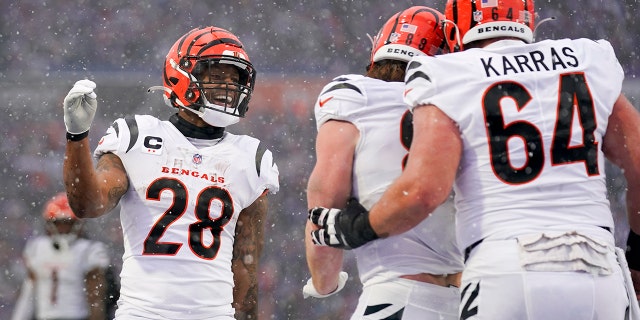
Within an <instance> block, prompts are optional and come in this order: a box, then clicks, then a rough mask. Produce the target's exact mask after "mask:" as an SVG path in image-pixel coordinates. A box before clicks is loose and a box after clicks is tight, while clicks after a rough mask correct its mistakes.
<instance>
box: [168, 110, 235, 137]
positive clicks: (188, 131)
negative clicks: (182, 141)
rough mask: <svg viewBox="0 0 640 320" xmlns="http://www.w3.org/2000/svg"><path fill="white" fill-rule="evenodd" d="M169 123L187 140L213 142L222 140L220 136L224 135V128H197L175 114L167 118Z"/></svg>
mask: <svg viewBox="0 0 640 320" xmlns="http://www.w3.org/2000/svg"><path fill="white" fill-rule="evenodd" d="M169 122H171V123H172V124H173V125H174V126H175V127H176V129H178V131H180V132H181V133H182V134H183V135H184V136H185V137H188V138H196V139H207V140H213V139H220V138H222V135H223V134H224V128H221V127H198V126H195V125H193V124H192V123H190V122H189V121H187V120H185V119H182V118H181V117H180V116H178V114H177V113H176V114H173V115H172V116H171V117H169Z"/></svg>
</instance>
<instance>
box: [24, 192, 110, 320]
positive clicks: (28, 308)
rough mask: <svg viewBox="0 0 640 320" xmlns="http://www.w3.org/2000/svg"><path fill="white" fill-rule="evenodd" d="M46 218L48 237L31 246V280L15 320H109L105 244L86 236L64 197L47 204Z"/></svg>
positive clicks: (26, 260)
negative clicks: (105, 275)
mask: <svg viewBox="0 0 640 320" xmlns="http://www.w3.org/2000/svg"><path fill="white" fill-rule="evenodd" d="M42 216H43V218H44V219H45V221H46V223H45V226H46V230H45V232H46V233H45V234H43V235H39V236H36V237H34V238H31V239H29V240H28V241H27V244H26V245H25V248H24V253H23V259H24V263H25V267H26V269H27V278H26V279H25V281H24V283H23V285H22V288H21V289H20V295H19V297H18V301H17V302H16V307H15V309H14V310H13V314H12V318H11V319H12V320H31V319H38V320H40V319H89V320H101V319H106V318H107V312H106V310H105V302H106V300H107V297H106V294H105V288H106V283H105V277H104V274H105V270H106V268H107V267H108V265H109V256H108V254H107V249H106V247H105V245H104V244H103V243H102V242H99V241H95V240H90V239H87V238H84V237H83V236H82V230H81V229H82V221H80V220H78V218H77V217H76V216H75V215H74V214H73V212H72V211H71V208H70V207H69V202H68V201H67V196H66V195H65V194H64V193H59V194H57V195H55V196H54V197H52V198H51V199H49V200H48V201H47V203H46V204H45V206H44V210H43V211H42Z"/></svg>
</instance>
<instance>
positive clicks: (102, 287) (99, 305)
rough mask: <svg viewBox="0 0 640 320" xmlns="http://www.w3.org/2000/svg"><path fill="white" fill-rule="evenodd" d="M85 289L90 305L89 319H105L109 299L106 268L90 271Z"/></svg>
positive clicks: (86, 278)
mask: <svg viewBox="0 0 640 320" xmlns="http://www.w3.org/2000/svg"><path fill="white" fill-rule="evenodd" d="M85 290H86V294H87V303H88V305H89V320H105V319H106V309H105V308H106V306H105V301H106V299H107V297H106V294H105V291H106V281H105V277H104V270H102V269H99V268H96V269H93V270H91V271H89V272H88V273H87V275H86V277H85Z"/></svg>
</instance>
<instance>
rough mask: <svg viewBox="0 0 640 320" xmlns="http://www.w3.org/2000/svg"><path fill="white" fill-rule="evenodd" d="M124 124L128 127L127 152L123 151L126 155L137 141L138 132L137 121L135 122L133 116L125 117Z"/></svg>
mask: <svg viewBox="0 0 640 320" xmlns="http://www.w3.org/2000/svg"><path fill="white" fill-rule="evenodd" d="M124 122H126V123H127V127H129V146H128V147H127V151H125V153H127V152H129V150H131V148H133V146H134V145H135V144H136V141H138V135H139V134H140V131H139V130H138V121H136V118H135V116H132V117H125V118H124Z"/></svg>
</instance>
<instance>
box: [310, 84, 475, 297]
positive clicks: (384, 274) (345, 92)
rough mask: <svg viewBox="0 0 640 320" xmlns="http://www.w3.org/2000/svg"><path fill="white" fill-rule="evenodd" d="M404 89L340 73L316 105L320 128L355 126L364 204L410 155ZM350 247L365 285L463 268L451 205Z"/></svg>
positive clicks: (356, 171)
mask: <svg viewBox="0 0 640 320" xmlns="http://www.w3.org/2000/svg"><path fill="white" fill-rule="evenodd" d="M403 90H404V84H403V83H402V82H386V81H382V80H378V79H374V78H369V77H365V76H362V75H344V76H340V77H337V78H335V79H334V80H333V81H332V82H331V83H329V84H327V85H326V86H325V87H324V88H323V89H322V92H321V94H320V96H319V98H318V101H317V103H316V105H315V117H316V123H317V126H318V128H320V126H322V124H323V123H325V122H326V121H328V120H342V121H348V122H351V123H353V124H354V125H355V126H356V127H357V128H358V130H359V132H360V139H359V141H358V144H357V146H356V150H355V158H354V166H353V179H352V181H353V187H352V195H353V196H354V197H356V198H357V199H358V200H359V201H360V203H361V204H362V205H363V206H364V207H365V208H367V209H370V208H371V207H372V206H373V205H374V204H375V203H376V202H377V201H378V200H379V199H380V197H381V196H382V194H383V193H384V192H385V191H386V190H387V188H388V187H389V186H390V185H391V183H392V182H393V181H394V180H395V179H396V178H397V177H398V176H400V174H401V173H402V169H403V167H404V163H405V162H406V158H407V156H408V150H409V146H410V145H411V139H412V137H413V124H412V116H411V112H410V111H409V108H408V106H407V105H406V104H405V103H404V102H403V101H402V91H403ZM354 251H355V254H356V258H357V265H358V271H359V274H360V280H361V281H362V283H363V284H364V285H365V286H366V285H369V284H373V283H378V282H382V281H385V280H386V279H390V278H395V277H398V276H400V275H407V274H418V273H431V274H451V273H456V272H460V271H462V256H461V254H460V250H458V248H457V246H456V243H455V234H454V212H453V207H452V206H451V205H449V206H446V205H443V206H442V207H440V208H439V209H438V210H436V211H435V212H434V214H433V215H432V216H431V217H429V218H428V219H425V220H424V221H423V222H422V223H420V224H419V225H418V226H416V227H414V228H413V229H411V230H409V231H407V232H406V233H404V234H401V235H397V236H393V237H388V238H385V239H378V240H376V241H372V242H369V243H368V244H366V245H364V246H362V247H359V248H357V249H355V250H354Z"/></svg>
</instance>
